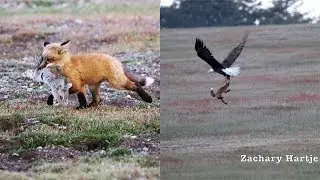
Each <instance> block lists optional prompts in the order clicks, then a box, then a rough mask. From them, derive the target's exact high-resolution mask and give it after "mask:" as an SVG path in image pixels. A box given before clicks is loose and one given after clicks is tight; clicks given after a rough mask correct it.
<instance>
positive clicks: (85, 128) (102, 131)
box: [0, 108, 160, 150]
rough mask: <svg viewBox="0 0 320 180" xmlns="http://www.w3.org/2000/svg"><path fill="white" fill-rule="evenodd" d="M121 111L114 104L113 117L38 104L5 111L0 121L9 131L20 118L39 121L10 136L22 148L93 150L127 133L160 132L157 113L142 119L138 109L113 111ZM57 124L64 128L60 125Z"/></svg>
mask: <svg viewBox="0 0 320 180" xmlns="http://www.w3.org/2000/svg"><path fill="white" fill-rule="evenodd" d="M141 110H143V109H141ZM122 111H123V110H121V109H119V108H114V109H113V112H112V114H113V115H114V116H116V117H114V116H103V115H102V114H99V113H97V114H95V113H94V112H90V111H89V112H88V111H87V113H84V114H83V113H76V114H74V113H71V112H68V111H67V110H65V109H59V108H54V110H47V111H46V110H45V109H41V108H40V109H38V110H35V111H30V110H23V111H20V112H19V113H17V112H13V111H12V112H8V113H6V115H1V116H0V121H2V124H3V125H6V127H7V128H10V130H12V131H13V128H19V127H20V126H22V122H23V118H29V119H30V118H32V119H34V120H36V121H39V123H36V124H35V125H33V126H28V127H27V128H26V129H25V130H24V131H23V132H21V133H19V134H17V135H15V136H13V137H12V139H13V140H16V141H18V142H21V147H20V148H22V149H32V148H36V147H38V146H46V145H62V146H65V147H73V148H75V149H79V150H94V149H101V148H110V147H114V146H117V145H119V143H121V141H122V140H123V137H124V135H126V134H143V133H147V132H157V133H159V132H160V123H159V118H158V117H157V116H151V117H147V118H145V119H142V118H143V117H141V116H140V115H139V114H137V112H139V110H138V111H137V112H134V111H133V110H131V109H126V111H127V113H125V114H123V115H120V116H118V115H115V114H114V113H121V112H122ZM144 121H145V122H144ZM59 126H60V127H64V128H65V130H62V129H59Z"/></svg>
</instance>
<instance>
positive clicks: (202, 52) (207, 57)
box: [194, 38, 224, 69]
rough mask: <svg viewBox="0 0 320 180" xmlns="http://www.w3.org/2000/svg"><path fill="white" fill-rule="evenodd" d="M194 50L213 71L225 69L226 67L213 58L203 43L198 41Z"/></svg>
mask: <svg viewBox="0 0 320 180" xmlns="http://www.w3.org/2000/svg"><path fill="white" fill-rule="evenodd" d="M194 49H195V50H196V52H197V55H198V56H199V57H200V58H201V59H202V60H204V61H205V62H207V63H208V64H209V65H210V66H211V67H212V68H213V69H224V67H223V66H222V65H221V64H220V63H219V62H218V61H217V60H216V59H215V58H214V57H213V55H212V54H211V52H210V50H209V49H208V48H207V47H206V46H205V45H203V41H202V40H200V39H198V38H197V39H196V43H195V46H194Z"/></svg>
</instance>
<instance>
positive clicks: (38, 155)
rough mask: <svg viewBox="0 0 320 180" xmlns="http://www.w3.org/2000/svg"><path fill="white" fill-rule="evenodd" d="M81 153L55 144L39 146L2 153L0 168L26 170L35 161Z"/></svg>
mask: <svg viewBox="0 0 320 180" xmlns="http://www.w3.org/2000/svg"><path fill="white" fill-rule="evenodd" d="M81 155H83V153H81V152H80V151H76V150H72V149H69V148H65V147H55V146H50V147H45V148H42V147H39V148H37V149H33V150H27V151H23V152H20V153H12V154H8V153H2V154H1V155H0V157H1V158H0V169H2V170H8V171H27V170H28V169H30V168H31V167H32V166H33V165H35V163H37V162H41V161H46V162H57V161H65V160H70V159H74V158H76V157H78V156H81Z"/></svg>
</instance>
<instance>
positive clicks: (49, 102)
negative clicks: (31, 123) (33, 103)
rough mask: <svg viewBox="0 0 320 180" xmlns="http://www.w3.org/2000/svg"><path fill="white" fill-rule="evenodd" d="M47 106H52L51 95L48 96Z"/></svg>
mask: <svg viewBox="0 0 320 180" xmlns="http://www.w3.org/2000/svg"><path fill="white" fill-rule="evenodd" d="M47 104H48V105H50V106H52V105H53V95H52V94H50V95H49V97H48V99H47Z"/></svg>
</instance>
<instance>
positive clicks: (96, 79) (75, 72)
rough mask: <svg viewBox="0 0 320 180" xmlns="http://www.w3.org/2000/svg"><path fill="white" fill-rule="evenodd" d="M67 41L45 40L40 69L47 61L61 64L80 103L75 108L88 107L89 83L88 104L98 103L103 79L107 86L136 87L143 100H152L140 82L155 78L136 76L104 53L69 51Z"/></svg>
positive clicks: (50, 100)
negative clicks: (89, 99) (89, 96)
mask: <svg viewBox="0 0 320 180" xmlns="http://www.w3.org/2000/svg"><path fill="white" fill-rule="evenodd" d="M69 42H70V41H69V40H68V41H66V42H63V43H61V44H60V43H50V42H44V44H43V52H42V55H41V57H42V62H41V64H40V65H39V69H41V68H44V67H46V66H47V64H49V63H53V64H57V65H60V66H61V72H62V73H63V75H64V76H65V77H67V79H68V81H69V82H71V83H72V87H71V88H70V91H69V93H70V94H73V93H77V96H78V100H79V104H80V105H79V107H77V109H81V108H87V107H88V106H87V100H86V97H85V92H86V91H85V85H88V86H89V89H90V92H91V94H92V102H91V103H90V104H89V107H90V106H97V105H98V104H99V103H100V95H99V89H100V84H101V83H102V82H103V81H107V82H108V84H109V86H111V87H113V88H115V89H120V90H131V91H135V92H137V93H138V94H139V96H140V97H141V99H142V100H143V101H145V102H148V103H151V102H152V98H151V96H150V95H149V94H148V93H146V92H145V91H144V90H143V89H142V87H141V86H149V85H151V84H152V83H153V81H154V79H153V78H151V77H145V78H138V76H136V75H135V74H133V73H131V72H129V71H128V70H126V69H125V68H124V67H123V64H122V63H121V62H120V61H118V60H117V59H116V58H114V57H112V56H110V55H107V54H103V53H86V54H80V55H71V53H70V52H69V44H70V43H69ZM52 99H53V97H52V95H50V96H49V98H48V101H47V104H49V105H52Z"/></svg>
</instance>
